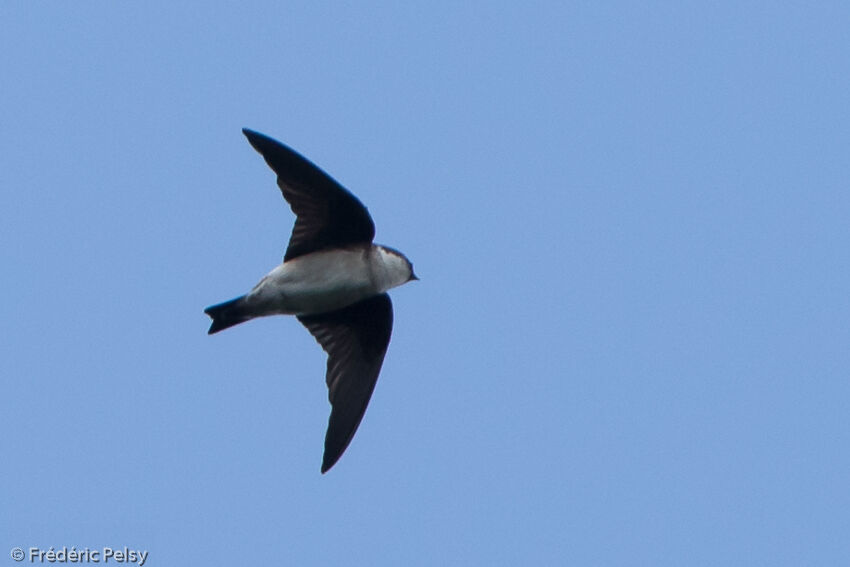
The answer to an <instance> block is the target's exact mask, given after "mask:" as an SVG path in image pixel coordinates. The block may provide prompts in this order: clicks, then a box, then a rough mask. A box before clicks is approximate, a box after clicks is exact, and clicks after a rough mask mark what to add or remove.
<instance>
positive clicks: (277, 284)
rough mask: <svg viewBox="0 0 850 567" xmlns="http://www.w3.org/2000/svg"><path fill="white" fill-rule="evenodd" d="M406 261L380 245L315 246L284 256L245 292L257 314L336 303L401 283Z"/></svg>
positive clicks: (321, 309)
mask: <svg viewBox="0 0 850 567" xmlns="http://www.w3.org/2000/svg"><path fill="white" fill-rule="evenodd" d="M409 278H410V268H409V265H408V264H407V262H406V261H405V260H404V259H403V258H402V257H400V256H399V255H398V254H395V253H393V252H390V251H388V250H386V249H384V248H382V247H380V246H372V247H371V248H365V247H364V248H351V249H339V250H327V251H321V252H314V253H312V254H307V255H305V256H299V257H297V258H293V259H292V260H289V261H288V262H284V263H283V264H281V265H280V266H278V267H276V268H275V269H274V270H272V271H271V272H269V274H268V275H267V276H266V277H264V278H263V279H262V280H260V283H258V284H257V285H256V286H255V287H254V289H253V290H251V292H250V293H249V294H248V296H247V297H246V301H247V302H248V303H249V304H250V305H251V306H252V308H253V311H254V312H255V314H256V316H262V315H274V314H289V315H304V314H310V313H324V312H327V311H333V310H336V309H341V308H343V307H346V306H348V305H351V304H352V303H356V302H358V301H360V300H361V299H366V298H367V297H371V296H373V295H377V294H379V293H383V292H384V291H386V290H388V289H390V288H393V287H396V286H398V285H401V284H403V283H405V282H406V281H408V279H409Z"/></svg>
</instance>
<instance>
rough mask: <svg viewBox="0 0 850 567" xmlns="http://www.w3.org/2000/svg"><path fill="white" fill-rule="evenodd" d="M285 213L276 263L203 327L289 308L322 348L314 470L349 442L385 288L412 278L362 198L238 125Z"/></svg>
mask: <svg viewBox="0 0 850 567" xmlns="http://www.w3.org/2000/svg"><path fill="white" fill-rule="evenodd" d="M242 133H243V134H244V135H245V137H246V138H247V139H248V142H249V143H250V144H251V146H253V148H254V149H255V150H257V152H259V153H260V155H262V156H263V159H265V161H266V163H267V164H268V165H269V167H270V168H271V169H272V171H274V173H275V174H277V185H278V187H280V190H281V192H282V193H283V198H284V199H286V201H287V203H289V206H290V208H291V209H292V212H293V213H294V214H295V217H296V218H295V225H294V226H293V229H292V234H291V236H290V238H289V244H288V246H287V248H286V253H285V254H284V257H283V263H282V264H280V265H278V266H277V267H275V268H274V269H273V270H271V271H270V272H269V273H268V274H267V275H266V276H264V277H263V278H262V279H261V280H260V281H259V283H257V285H255V286H254V287H253V289H251V291H249V292H248V293H246V294H245V295H242V296H241V297H237V298H235V299H231V300H230V301H225V302H224V303H219V304H217V305H212V306H210V307H207V308H206V309H204V313H206V314H207V315H209V316H210V318H211V319H212V323H211V324H210V328H209V330H208V331H207V332H208V334H210V335H212V334H214V333H218V332H219V331H223V330H224V329H227V328H230V327H232V326H234V325H238V324H240V323H244V322H245V321H249V320H251V319H254V318H256V317H264V316H268V315H294V316H295V317H296V318H297V319H298V321H300V322H301V324H302V325H304V326H305V327H306V328H307V330H308V331H309V332H310V334H312V335H313V337H314V338H315V339H316V341H317V342H318V343H319V345H320V346H321V347H322V349H323V350H324V351H325V352H326V353H327V369H326V374H325V381H326V383H327V387H328V399H329V401H330V404H331V414H330V418H329V420H328V428H327V432H326V433H325V446H324V454H323V457H322V467H321V472H322V474H324V473H326V472H327V471H328V470H330V468H331V467H333V466H334V465H335V464H336V462H337V461H338V460H339V459H340V457H341V456H342V454H343V453H344V452H345V450H346V448H348V445H349V444H350V443H351V440H352V438H353V437H354V434H355V432H356V431H357V428H358V426H359V425H360V422H361V420H362V419H363V415H364V413H365V412H366V407H367V406H368V404H369V400H370V398H371V397H372V392H373V391H374V389H375V384H376V383H377V380H378V374H379V373H380V371H381V366H382V364H383V361H384V355H385V354H386V352H387V347H388V346H389V342H390V335H391V334H392V327H393V307H392V302H391V301H390V296H389V295H388V294H387V291H388V290H389V289H392V288H394V287H398V286H400V285H403V284H405V283H407V282H409V281H414V280H418V279H419V278H418V277H417V276H416V274H415V273H414V272H413V264H412V263H411V262H410V260H408V259H407V257H406V256H405V255H404V254H402V253H401V252H399V251H398V250H396V249H394V248H390V247H389V246H382V245H380V244H374V243H373V242H372V240H373V239H374V236H375V224H374V222H373V221H372V217H371V216H370V215H369V211H368V210H367V209H366V207H365V206H363V203H361V202H360V200H359V199H358V198H357V197H355V196H354V195H353V194H352V193H351V192H350V191H348V190H347V189H345V188H344V187H343V186H342V185H340V184H339V183H338V182H337V181H336V180H334V179H333V178H332V177H331V176H330V175H328V174H327V173H325V172H324V171H322V170H321V169H320V168H319V167H318V166H316V165H315V164H313V163H312V162H310V161H309V160H308V159H307V158H305V157H304V156H302V155H301V154H299V153H298V152H296V151H295V150H293V149H292V148H290V147H288V146H286V145H284V144H282V143H281V142H278V141H277V140H275V139H273V138H270V137H268V136H266V135H264V134H260V133H259V132H255V131H253V130H249V129H247V128H243V129H242Z"/></svg>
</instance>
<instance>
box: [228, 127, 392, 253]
mask: <svg viewBox="0 0 850 567" xmlns="http://www.w3.org/2000/svg"><path fill="white" fill-rule="evenodd" d="M242 133H243V134H245V137H247V138H248V141H249V142H250V143H251V145H252V146H254V149H255V150H257V151H258V152H260V153H261V154H262V156H263V157H264V158H265V160H266V163H268V164H269V167H271V168H272V169H273V170H274V172H275V173H277V184H278V186H279V187H280V190H281V191H282V192H283V197H284V198H285V199H286V200H287V202H288V203H289V206H290V207H292V212H293V213H295V216H296V219H295V226H294V227H293V229H292V236H291V237H290V238H289V246H288V247H287V249H286V255H285V256H284V261H287V260H291V259H292V258H295V257H298V256H303V255H304V254H309V253H310V252H316V251H317V250H322V249H325V248H339V247H342V246H347V245H350V244H360V243H370V242H372V239H373V238H374V237H375V224H374V223H373V222H372V217H370V216H369V211H367V210H366V207H364V206H363V203H361V202H360V201H359V200H358V199H357V197H355V196H354V195H352V194H351V193H350V192H348V190H346V189H345V188H344V187H343V186H342V185H340V184H339V183H337V182H336V181H334V179H333V178H332V177H331V176H330V175H328V174H327V173H325V172H324V171H322V170H321V169H319V168H318V167H317V166H316V165H314V164H313V163H311V162H310V161H309V160H307V158H305V157H304V156H302V155H300V154H299V153H298V152H296V151H295V150H293V149H291V148H288V147H287V146H285V145H283V144H281V143H280V142H278V141H277V140H273V139H272V138H269V137H268V136H264V135H263V134H260V133H258V132H254V131H252V130H248V129H247V128H243V129H242Z"/></svg>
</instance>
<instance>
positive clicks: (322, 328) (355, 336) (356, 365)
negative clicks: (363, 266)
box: [298, 293, 393, 473]
mask: <svg viewBox="0 0 850 567" xmlns="http://www.w3.org/2000/svg"><path fill="white" fill-rule="evenodd" d="M298 320H299V321H301V323H302V324H303V325H304V326H305V327H307V329H308V330H309V331H310V333H311V334H312V335H313V336H314V337H315V338H316V340H317V341H318V342H319V344H320V345H322V348H323V349H325V351H326V352H327V353H328V370H327V376H326V380H327V383H328V399H330V402H331V407H332V409H331V417H330V421H329V422H328V431H327V434H326V435H325V455H324V458H323V460H322V472H323V473H324V472H326V471H327V470H328V469H330V468H331V467H332V466H333V465H334V463H336V462H337V460H339V458H340V457H341V456H342V453H343V452H344V451H345V449H346V447H348V444H349V443H350V442H351V439H352V438H353V437H354V432H355V431H357V426H358V425H360V420H361V419H363V414H364V413H365V412H366V406H367V405H369V398H371V397H372V391H373V390H374V389H375V383H376V382H377V381H378V373H379V372H380V371H381V364H383V362H384V354H386V352H387V346H388V345H389V343H390V335H391V334H392V328H393V306H392V302H391V301H390V296H389V295H387V294H386V293H383V294H381V295H376V296H374V297H370V298H369V299H364V300H363V301H360V302H358V303H355V304H354V305H349V306H348V307H345V308H343V309H340V310H337V311H332V312H330V313H322V314H320V315H300V316H299V317H298Z"/></svg>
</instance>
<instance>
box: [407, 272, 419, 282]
mask: <svg viewBox="0 0 850 567" xmlns="http://www.w3.org/2000/svg"><path fill="white" fill-rule="evenodd" d="M411 280H416V281H419V278H417V277H416V274H414V273H413V272H410V277H409V278H407V281H411Z"/></svg>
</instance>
